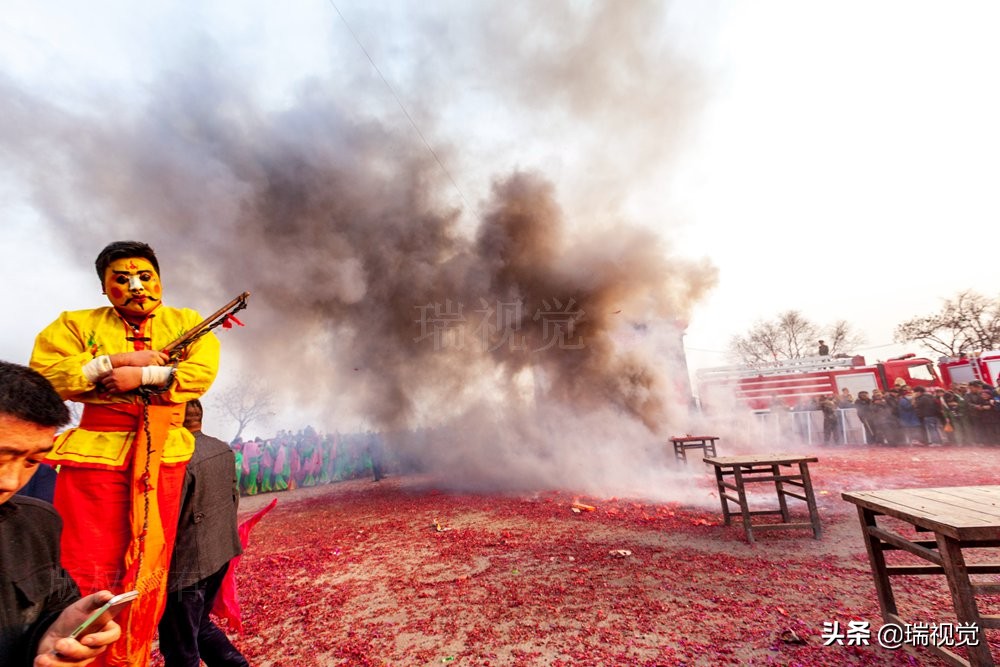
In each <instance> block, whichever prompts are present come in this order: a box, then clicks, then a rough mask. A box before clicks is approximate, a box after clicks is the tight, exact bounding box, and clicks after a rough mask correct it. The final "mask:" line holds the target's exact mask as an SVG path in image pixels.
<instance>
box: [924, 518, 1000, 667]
mask: <svg viewBox="0 0 1000 667" xmlns="http://www.w3.org/2000/svg"><path fill="white" fill-rule="evenodd" d="M936 537H937V544H938V553H940V554H941V562H942V565H943V566H944V574H945V577H946V578H947V579H948V588H949V589H950V590H951V597H952V600H953V602H954V605H955V616H956V617H957V618H958V622H959V624H961V625H966V626H970V625H974V626H975V627H976V639H977V642H976V645H975V646H969V647H968V650H969V664H970V665H971V667H993V665H994V662H993V656H992V654H991V653H990V645H989V644H988V643H987V642H986V635H985V633H983V625H982V619H981V618H980V616H979V609H978V608H977V607H976V596H975V593H973V590H972V582H971V581H969V571H968V569H967V568H966V567H965V557H964V556H963V555H962V547H961V546H959V544H958V541H957V540H954V539H952V538H950V537H947V536H945V535H942V534H940V533H937V534H936Z"/></svg>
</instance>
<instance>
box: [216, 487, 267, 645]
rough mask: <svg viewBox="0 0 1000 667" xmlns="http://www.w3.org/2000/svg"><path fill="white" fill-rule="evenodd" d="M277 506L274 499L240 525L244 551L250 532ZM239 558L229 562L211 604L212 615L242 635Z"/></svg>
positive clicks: (248, 542) (248, 541)
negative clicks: (238, 591) (238, 592)
mask: <svg viewBox="0 0 1000 667" xmlns="http://www.w3.org/2000/svg"><path fill="white" fill-rule="evenodd" d="M277 504H278V499H277V498H275V499H274V500H272V501H271V504H269V505H268V506H267V507H265V508H263V509H262V510H260V511H259V512H257V513H256V514H254V515H253V516H252V517H250V518H249V519H247V520H246V521H244V522H243V523H241V524H240V544H241V545H242V546H243V550H244V551H246V548H247V545H248V544H250V531H251V530H253V527H254V526H256V525H257V522H258V521H260V520H261V519H262V518H264V515H265V514H267V513H268V512H270V511H271V510H273V509H274V506H275V505H277ZM241 558H242V556H237V557H236V558H234V559H233V560H231V561H230V562H229V570H228V571H227V572H226V577H225V579H223V580H222V586H220V587H219V594H218V595H216V596H215V602H214V603H213V604H212V613H213V614H215V615H216V616H218V617H219V618H222V619H225V620H226V621H227V622H228V623H229V627H230V628H232V629H234V630H236V632H237V633H238V634H241V635H242V634H243V614H242V610H241V609H240V598H239V595H238V594H237V591H236V566H237V565H239V564H240V559H241Z"/></svg>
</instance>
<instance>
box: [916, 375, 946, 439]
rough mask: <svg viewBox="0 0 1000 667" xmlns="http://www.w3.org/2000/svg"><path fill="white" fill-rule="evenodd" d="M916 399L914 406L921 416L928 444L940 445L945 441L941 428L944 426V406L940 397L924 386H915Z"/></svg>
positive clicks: (918, 415)
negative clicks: (930, 392) (928, 391)
mask: <svg viewBox="0 0 1000 667" xmlns="http://www.w3.org/2000/svg"><path fill="white" fill-rule="evenodd" d="M913 391H914V393H915V394H916V399H915V400H914V401H913V408H914V409H915V410H916V412H917V417H919V418H920V423H921V424H922V425H923V427H924V435H925V436H926V438H927V444H930V445H940V444H943V443H944V437H943V435H942V433H941V429H942V428H944V406H943V405H941V401H940V399H938V397H937V396H934V395H933V394H929V393H927V390H926V389H924V388H923V387H914V389H913Z"/></svg>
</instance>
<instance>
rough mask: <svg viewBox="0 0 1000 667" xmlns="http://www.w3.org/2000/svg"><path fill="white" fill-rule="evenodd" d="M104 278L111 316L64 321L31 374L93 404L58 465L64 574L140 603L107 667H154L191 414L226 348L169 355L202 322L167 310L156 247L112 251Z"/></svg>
mask: <svg viewBox="0 0 1000 667" xmlns="http://www.w3.org/2000/svg"><path fill="white" fill-rule="evenodd" d="M95 266H96V269H97V275H98V277H99V278H100V279H101V285H102V287H103V291H104V294H106V295H107V297H108V300H109V301H110V302H111V306H110V307H107V306H105V307H102V308H95V309H93V310H78V311H69V312H64V313H63V314H62V315H60V316H59V318H58V319H57V320H56V321H55V322H53V323H52V324H50V325H49V326H48V327H46V328H45V329H44V330H43V331H42V332H41V333H40V334H39V335H38V337H37V339H36V340H35V348H34V351H33V352H32V355H31V367H32V368H34V369H35V370H37V371H39V372H40V373H41V374H42V375H44V376H45V377H46V378H47V379H48V380H49V381H50V382H51V383H52V384H53V386H55V388H56V390H57V391H58V392H59V394H60V395H61V396H62V397H63V399H66V400H71V401H76V402H79V403H82V404H83V414H82V416H81V419H80V425H79V426H78V427H77V428H74V429H70V430H68V431H66V432H64V433H62V434H60V435H59V436H58V437H57V438H56V441H55V445H54V447H53V449H52V452H51V453H50V454H49V456H48V459H47V460H48V461H49V462H50V463H52V464H54V465H59V466H60V469H59V474H58V476H57V478H56V492H55V500H54V504H55V506H56V509H58V510H59V513H60V514H61V515H62V518H63V522H64V526H65V529H64V531H63V536H62V558H63V566H64V567H65V568H66V569H67V570H68V571H69V572H70V574H72V575H73V577H74V578H75V579H76V581H77V583H78V584H79V586H80V589H81V591H83V593H84V595H86V594H88V593H92V592H95V591H99V590H101V589H104V588H110V589H112V590H114V591H115V592H122V591H126V590H130V589H135V590H138V591H139V598H138V599H137V600H136V602H135V603H133V605H132V606H131V608H130V609H128V610H127V611H126V612H124V613H123V614H122V615H121V616H119V618H118V622H119V624H120V625H121V627H122V639H121V641H119V642H117V643H116V644H115V645H114V646H112V647H110V649H111V650H109V651H107V652H106V653H105V654H104V655H102V656H101V658H100V659H99V661H98V663H96V664H98V665H109V666H110V665H115V666H118V665H134V666H136V667H139V666H141V667H146V666H147V665H148V664H149V656H150V650H151V643H152V640H153V637H154V634H155V632H156V625H157V622H158V621H159V618H160V615H161V613H162V611H163V607H164V604H165V602H166V597H165V596H166V586H167V576H166V575H167V572H168V569H169V564H170V554H171V552H172V550H173V543H174V536H175V534H176V529H177V514H178V510H179V498H180V490H181V486H182V484H183V481H184V470H185V467H186V465H187V461H188V459H190V458H191V454H192V452H193V451H194V437H193V436H192V435H191V434H190V433H189V432H188V431H186V430H185V429H184V428H182V424H183V421H184V404H185V403H186V402H187V401H190V400H192V399H195V398H198V397H200V396H201V395H202V394H204V393H205V392H206V391H207V390H208V388H209V386H211V384H212V381H213V380H214V379H215V375H216V372H217V371H218V365H219V341H218V339H217V338H216V337H215V335H214V334H208V335H205V336H201V337H200V338H197V339H196V340H195V341H194V342H193V343H191V344H190V345H189V346H187V347H186V348H184V350H183V351H182V352H181V353H180V354H179V355H174V358H173V359H171V358H169V357H168V356H167V355H166V354H164V353H163V352H160V351H159V350H162V349H163V348H164V347H166V346H167V345H168V344H170V343H171V342H173V341H174V340H176V339H177V338H178V337H180V336H181V335H183V334H184V333H186V332H187V331H189V330H190V329H192V328H193V327H195V326H196V325H198V324H199V323H201V321H202V318H201V317H200V316H199V315H198V313H196V312H195V311H193V310H190V309H187V308H171V307H169V306H165V305H163V303H162V301H161V299H162V288H161V285H160V276H159V263H158V262H157V260H156V254H155V253H154V252H153V249H152V248H150V247H149V246H148V245H147V244H145V243H140V242H136V241H118V242H115V243H111V244H110V245H108V246H107V247H106V248H104V250H102V251H101V253H100V254H99V255H98V257H97V261H96V262H95Z"/></svg>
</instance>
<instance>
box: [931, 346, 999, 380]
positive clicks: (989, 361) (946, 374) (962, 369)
mask: <svg viewBox="0 0 1000 667" xmlns="http://www.w3.org/2000/svg"><path fill="white" fill-rule="evenodd" d="M938 368H939V369H940V370H941V381H942V382H943V383H944V386H946V387H950V386H951V385H952V384H954V383H956V382H972V381H973V380H980V381H982V382H985V383H986V384H988V385H995V384H996V383H997V375H1000V352H980V353H979V354H962V355H959V356H957V357H942V358H941V359H940V361H939V362H938Z"/></svg>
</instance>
